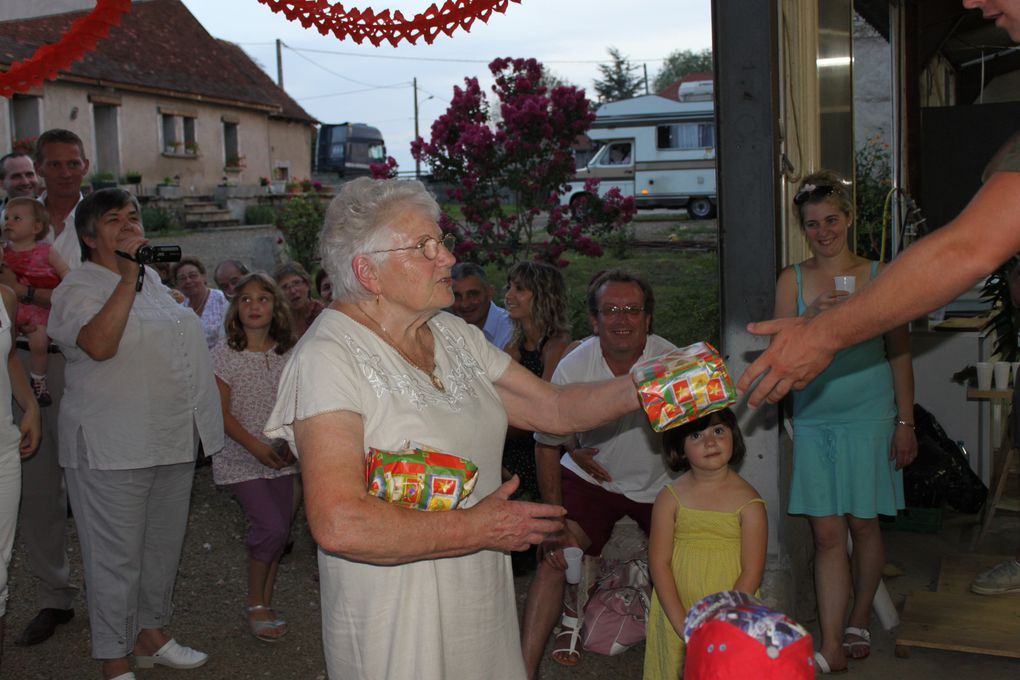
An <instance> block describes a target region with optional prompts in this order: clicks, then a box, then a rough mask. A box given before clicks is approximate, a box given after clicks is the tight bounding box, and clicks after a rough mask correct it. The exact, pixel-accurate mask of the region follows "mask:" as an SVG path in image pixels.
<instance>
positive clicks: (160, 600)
mask: <svg viewBox="0 0 1020 680" xmlns="http://www.w3.org/2000/svg"><path fill="white" fill-rule="evenodd" d="M75 229H76V230H77V232H78V239H79V242H80V244H81V248H82V253H83V260H84V263H83V264H82V266H81V267H80V268H78V269H76V270H74V271H73V272H71V273H70V274H68V276H67V277H66V278H65V279H64V281H63V282H62V283H61V285H60V286H59V288H58V289H57V290H56V291H55V292H54V294H53V308H52V312H51V315H50V326H49V332H50V336H51V337H52V338H53V340H54V341H55V342H56V343H57V344H58V345H59V346H60V349H61V351H62V352H63V353H64V356H65V357H66V359H67V365H66V369H65V383H66V386H65V391H64V398H63V403H62V404H61V410H60V426H59V428H60V429H59V441H60V451H59V460H60V465H61V466H62V467H63V468H64V470H65V476H66V480H67V490H68V496H69V497H70V499H71V507H72V509H73V510H74V517H75V521H76V523H77V526H78V537H79V540H80V542H81V552H82V563H83V567H84V571H85V584H86V593H87V596H88V608H89V624H90V626H91V632H92V655H93V656H94V657H95V658H97V659H100V660H101V661H102V662H103V677H104V678H105V679H106V680H111V679H116V680H134V678H135V676H134V674H133V673H132V672H131V667H130V662H129V656H131V655H134V657H135V664H136V665H137V666H138V667H140V668H148V667H151V666H152V665H154V664H160V665H163V666H169V667H171V668H197V667H198V666H201V665H202V664H204V663H205V662H206V661H207V659H208V657H207V655H206V654H204V653H202V652H198V651H196V650H194V649H191V648H189V647H184V646H182V645H180V644H178V643H177V642H176V641H175V640H173V639H172V638H171V637H170V636H169V634H168V633H167V632H166V626H167V625H168V624H169V622H170V616H171V614H172V611H173V603H172V596H173V588H174V581H175V579H176V576H177V565H178V562H179V560H180V555H181V547H182V545H183V543H184V531H185V527H186V525H187V519H188V503H189V499H190V497H191V483H192V478H193V476H194V461H195V455H196V451H197V450H198V446H199V443H200V442H201V443H202V444H203V445H204V447H205V451H206V452H207V453H211V452H215V451H218V450H219V449H220V448H222V446H223V416H222V412H221V410H220V401H219V396H218V393H217V390H216V384H215V381H214V379H213V370H212V363H211V360H210V357H209V351H208V349H207V348H206V343H205V336H204V334H203V332H202V324H201V322H200V321H199V319H198V317H197V316H196V315H195V313H194V312H192V311H191V310H190V309H187V308H185V307H182V306H180V305H179V304H177V303H176V302H175V301H174V300H173V298H171V296H170V294H169V291H168V290H167V288H166V287H165V286H164V285H163V284H162V283H161V282H160V280H159V276H158V275H157V274H156V272H155V270H153V269H151V268H149V267H146V266H145V265H143V264H140V263H139V261H138V260H145V259H146V256H147V255H149V253H142V256H141V257H139V250H140V249H141V248H143V247H144V246H146V244H147V241H146V239H145V237H144V235H143V233H142V224H141V215H140V210H139V207H138V201H137V200H136V199H135V197H134V196H132V195H131V194H130V193H128V192H126V191H123V190H120V189H103V190H100V191H96V192H94V193H92V194H90V195H89V196H87V197H86V198H85V199H83V200H82V201H81V203H79V204H78V207H77V211H76V214H75ZM149 257H151V255H149Z"/></svg>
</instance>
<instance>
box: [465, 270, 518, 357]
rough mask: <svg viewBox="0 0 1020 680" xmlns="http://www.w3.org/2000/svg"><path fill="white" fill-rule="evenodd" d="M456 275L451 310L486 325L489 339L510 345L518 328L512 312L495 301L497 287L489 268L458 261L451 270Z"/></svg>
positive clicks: (497, 343)
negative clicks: (490, 275) (494, 286)
mask: <svg viewBox="0 0 1020 680" xmlns="http://www.w3.org/2000/svg"><path fill="white" fill-rule="evenodd" d="M450 276H451V277H452V278H453V306H452V307H450V311H451V312H453V313H454V314H456V315H457V316H459V317H460V318H462V319H464V320H465V321H467V322H468V323H469V324H472V325H474V326H478V327H479V328H481V329H482V333H483V334H484V335H485V339H486V340H488V341H489V342H490V343H492V344H493V345H495V346H496V347H498V348H499V349H506V346H507V343H509V342H510V337H511V336H512V335H513V332H514V325H513V322H512V321H510V315H509V314H507V311H506V310H505V309H503V308H502V307H497V306H496V303H494V302H493V301H492V297H493V295H494V294H495V292H496V291H495V289H494V288H493V287H492V286H491V285H490V284H489V281H488V279H486V278H485V270H484V269H482V268H481V267H479V266H478V265H477V264H474V263H472V262H458V263H457V264H455V265H453V271H452V273H451V274H450Z"/></svg>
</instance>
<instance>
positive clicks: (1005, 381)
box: [992, 361, 1009, 390]
mask: <svg viewBox="0 0 1020 680" xmlns="http://www.w3.org/2000/svg"><path fill="white" fill-rule="evenodd" d="M992 376H993V377H994V378H995V389H997V390H1008V389H1009V362H1008V361H996V362H995V363H994V364H992Z"/></svg>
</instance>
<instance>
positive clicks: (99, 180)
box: [89, 170, 117, 190]
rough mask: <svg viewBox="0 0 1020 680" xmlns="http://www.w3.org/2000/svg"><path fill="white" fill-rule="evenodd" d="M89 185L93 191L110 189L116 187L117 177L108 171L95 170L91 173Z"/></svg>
mask: <svg viewBox="0 0 1020 680" xmlns="http://www.w3.org/2000/svg"><path fill="white" fill-rule="evenodd" d="M89 183H90V184H91V185H92V189H93V190H98V189H112V188H113V187H115V186H117V177H116V176H115V175H114V174H113V173H112V172H110V171H108V170H97V171H96V172H94V173H92V177H91V179H90V182H89Z"/></svg>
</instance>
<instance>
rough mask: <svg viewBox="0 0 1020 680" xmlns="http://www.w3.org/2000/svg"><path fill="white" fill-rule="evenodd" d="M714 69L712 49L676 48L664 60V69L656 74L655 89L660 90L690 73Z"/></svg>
mask: <svg viewBox="0 0 1020 680" xmlns="http://www.w3.org/2000/svg"><path fill="white" fill-rule="evenodd" d="M711 70H712V50H711V49H709V48H707V47H706V48H705V49H703V50H700V51H698V52H695V51H694V50H674V51H673V52H670V54H669V56H668V57H666V58H665V60H663V62H662V69H661V70H660V71H659V73H658V74H657V75H656V76H655V91H656V92H660V91H661V90H664V89H666V88H667V87H669V86H670V85H672V84H673V83H675V82H676V81H678V80H680V79H681V78H683V77H684V76H685V75H687V74H688V73H697V72H699V71H711Z"/></svg>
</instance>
